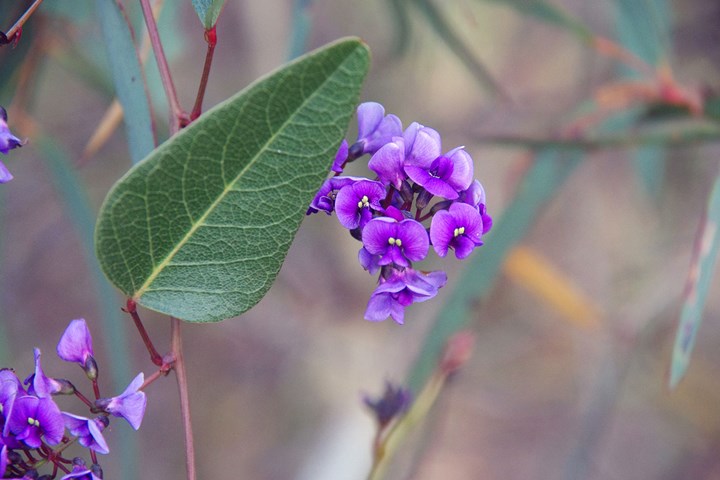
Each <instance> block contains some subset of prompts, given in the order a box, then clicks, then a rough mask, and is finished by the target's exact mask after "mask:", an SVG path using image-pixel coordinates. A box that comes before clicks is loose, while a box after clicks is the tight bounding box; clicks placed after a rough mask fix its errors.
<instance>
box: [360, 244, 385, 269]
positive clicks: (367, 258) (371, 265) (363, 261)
mask: <svg viewBox="0 0 720 480" xmlns="http://www.w3.org/2000/svg"><path fill="white" fill-rule="evenodd" d="M378 260H380V257H379V256H378V255H373V254H372V253H370V252H368V251H367V249H366V248H365V247H362V248H361V249H360V251H359V252H358V262H360V266H361V267H363V269H365V270H367V271H368V273H369V274H370V275H374V274H375V272H377V271H378V270H380V264H379V263H378Z"/></svg>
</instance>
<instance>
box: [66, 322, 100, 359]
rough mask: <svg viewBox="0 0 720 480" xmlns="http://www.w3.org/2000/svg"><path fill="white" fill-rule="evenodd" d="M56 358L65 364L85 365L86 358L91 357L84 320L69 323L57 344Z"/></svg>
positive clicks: (90, 347) (90, 344) (88, 335)
mask: <svg viewBox="0 0 720 480" xmlns="http://www.w3.org/2000/svg"><path fill="white" fill-rule="evenodd" d="M57 354H58V357H60V358H61V359H63V360H65V361H66V362H76V363H79V364H80V365H85V362H86V361H87V359H88V357H91V356H93V355H94V354H93V346H92V337H91V336H90V330H89V329H88V326H87V323H86V322H85V319H84V318H78V319H75V320H73V321H71V322H70V324H69V325H68V326H67V328H66V329H65V332H64V333H63V334H62V337H60V341H59V342H58V344H57Z"/></svg>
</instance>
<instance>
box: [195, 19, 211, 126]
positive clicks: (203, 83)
mask: <svg viewBox="0 0 720 480" xmlns="http://www.w3.org/2000/svg"><path fill="white" fill-rule="evenodd" d="M205 41H206V42H207V46H208V47H207V53H206V54H205V65H203V72H202V77H200V86H199V87H198V93H197V97H196V98H195V105H194V106H193V109H192V112H191V113H190V121H191V122H192V121H193V120H195V119H196V118H198V117H199V116H200V114H201V113H202V104H203V99H204V98H205V90H206V89H207V83H208V78H209V77H210V67H212V61H213V55H214V53H215V45H217V32H216V30H215V26H214V25H213V27H212V28H209V29H207V30H205Z"/></svg>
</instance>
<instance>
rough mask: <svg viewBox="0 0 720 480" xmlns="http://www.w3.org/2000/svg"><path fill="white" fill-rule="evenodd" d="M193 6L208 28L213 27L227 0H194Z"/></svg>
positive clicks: (204, 25)
mask: <svg viewBox="0 0 720 480" xmlns="http://www.w3.org/2000/svg"><path fill="white" fill-rule="evenodd" d="M192 4H193V7H194V8H195V11H196V12H197V14H198V17H200V21H201V22H202V24H203V27H205V29H206V30H208V29H210V28H212V27H214V26H215V24H216V23H217V19H218V17H219V16H220V12H221V11H222V8H223V6H224V5H225V0H192Z"/></svg>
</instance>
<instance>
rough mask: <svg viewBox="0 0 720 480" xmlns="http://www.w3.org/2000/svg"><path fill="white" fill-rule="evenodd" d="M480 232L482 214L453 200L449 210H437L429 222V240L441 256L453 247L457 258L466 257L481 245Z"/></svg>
mask: <svg viewBox="0 0 720 480" xmlns="http://www.w3.org/2000/svg"><path fill="white" fill-rule="evenodd" d="M482 234H483V220H482V216H481V215H480V212H478V211H477V210H476V209H475V208H473V207H471V206H470V205H468V204H467V203H457V202H455V203H453V204H452V205H450V209H449V210H441V211H439V212H437V213H436V214H435V216H433V219H432V223H431V224H430V240H431V241H432V244H433V248H434V249H435V252H437V254H438V255H440V256H441V257H444V256H446V255H447V253H448V248H453V249H454V250H455V256H456V257H457V258H459V259H463V258H465V257H467V256H468V255H470V252H472V250H473V249H474V248H475V247H476V246H479V245H482V240H481V237H482Z"/></svg>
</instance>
